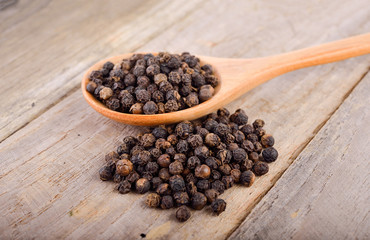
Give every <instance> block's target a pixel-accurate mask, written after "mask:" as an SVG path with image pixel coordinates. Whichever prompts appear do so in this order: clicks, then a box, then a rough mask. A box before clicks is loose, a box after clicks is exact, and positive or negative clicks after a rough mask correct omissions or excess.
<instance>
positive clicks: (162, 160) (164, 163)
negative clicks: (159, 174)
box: [157, 154, 171, 168]
mask: <svg viewBox="0 0 370 240" xmlns="http://www.w3.org/2000/svg"><path fill="white" fill-rule="evenodd" d="M157 163H158V165H159V166H161V167H163V168H167V167H168V166H170V164H171V158H170V155H168V154H162V155H161V156H159V158H158V159H157Z"/></svg>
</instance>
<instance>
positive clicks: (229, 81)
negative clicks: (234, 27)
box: [204, 33, 370, 104]
mask: <svg viewBox="0 0 370 240" xmlns="http://www.w3.org/2000/svg"><path fill="white" fill-rule="evenodd" d="M369 53H370V33H368V34H363V35H358V36H355V37H350V38H346V39H342V40H338V41H334V42H329V43H325V44H322V45H319V46H313V47H308V48H304V49H300V50H296V51H292V52H288V53H283V54H279V55H273V56H269V57H262V58H254V59H230V58H229V59H227V58H209V57H208V58H207V57H205V58H204V59H205V60H206V61H208V62H210V63H211V64H212V63H213V64H214V65H215V68H216V69H217V70H218V71H219V75H220V76H221V78H222V85H223V86H222V87H221V89H220V92H219V93H220V94H219V96H216V99H212V100H218V101H220V102H223V103H224V104H225V103H228V102H231V101H233V100H234V99H236V98H238V97H239V96H241V95H242V94H244V93H246V92H248V91H249V90H251V89H252V88H255V87H257V86H258V85H261V84H262V83H264V82H267V81H268V80H270V79H272V78H274V77H277V76H279V75H282V74H284V73H287V72H290V71H293V70H297V69H300V68H305V67H310V66H315V65H320V64H325V63H331V62H335V61H340V60H344V59H347V58H351V57H356V56H360V55H364V54H369Z"/></svg>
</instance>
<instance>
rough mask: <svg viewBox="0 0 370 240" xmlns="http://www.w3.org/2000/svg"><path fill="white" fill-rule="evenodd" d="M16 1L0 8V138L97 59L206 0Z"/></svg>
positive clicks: (56, 97)
mask: <svg viewBox="0 0 370 240" xmlns="http://www.w3.org/2000/svg"><path fill="white" fill-rule="evenodd" d="M19 5H20V6H19V7H17V6H18V4H14V5H11V6H9V7H7V8H5V9H4V10H3V11H0V33H1V34H0V59H1V61H0V76H1V77H0V78H1V82H0V88H1V89H2V93H1V94H0V109H1V118H0V142H1V141H2V140H3V139H5V138H6V137H7V136H9V135H11V134H12V133H13V132H15V131H16V130H17V129H19V128H20V127H22V126H24V125H25V124H27V123H28V122H30V121H32V120H33V119H34V118H36V117H37V116H38V115H40V114H42V113H43V112H44V111H45V110H46V109H48V108H50V107H51V106H53V105H54V104H56V103H57V102H58V101H60V99H62V98H63V97H65V96H68V95H69V94H70V93H71V91H76V88H77V87H78V86H79V82H80V80H81V76H82V73H83V71H85V70H86V69H87V68H88V67H89V66H90V65H92V64H93V63H94V62H96V61H98V60H100V59H102V58H106V57H108V56H110V55H117V54H119V53H125V52H134V51H135V50H136V49H138V48H140V47H141V46H142V45H143V44H145V43H146V42H147V41H149V40H150V39H151V38H153V37H159V36H161V32H163V31H164V30H165V29H166V28H168V27H169V26H171V25H172V24H174V23H175V22H178V21H181V19H182V18H184V17H185V16H186V15H188V14H189V12H191V11H192V10H193V9H194V8H195V7H197V6H199V5H201V2H200V1H191V2H187V3H186V4H183V2H180V1H144V0H140V1H104V2H101V1H93V2H91V1H75V0H67V1H28V2H23V1H20V2H19ZM180 9H181V10H180ZM176 10H177V11H176ZM174 11H176V14H172V13H173V12H174ZM10 14H11V18H10V16H9V15H10ZM148 16H150V17H148ZM164 16H167V17H165V18H164ZM9 18H10V19H9Z"/></svg>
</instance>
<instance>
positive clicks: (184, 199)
mask: <svg viewBox="0 0 370 240" xmlns="http://www.w3.org/2000/svg"><path fill="white" fill-rule="evenodd" d="M173 199H174V200H175V202H176V204H177V206H181V205H187V204H189V202H190V200H189V195H188V193H187V192H175V193H174V194H173Z"/></svg>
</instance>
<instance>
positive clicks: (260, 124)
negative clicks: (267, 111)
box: [253, 119, 265, 129]
mask: <svg viewBox="0 0 370 240" xmlns="http://www.w3.org/2000/svg"><path fill="white" fill-rule="evenodd" d="M263 126H265V121H263V120H262V119H256V120H255V121H254V122H253V127H254V128H255V129H257V128H263Z"/></svg>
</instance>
